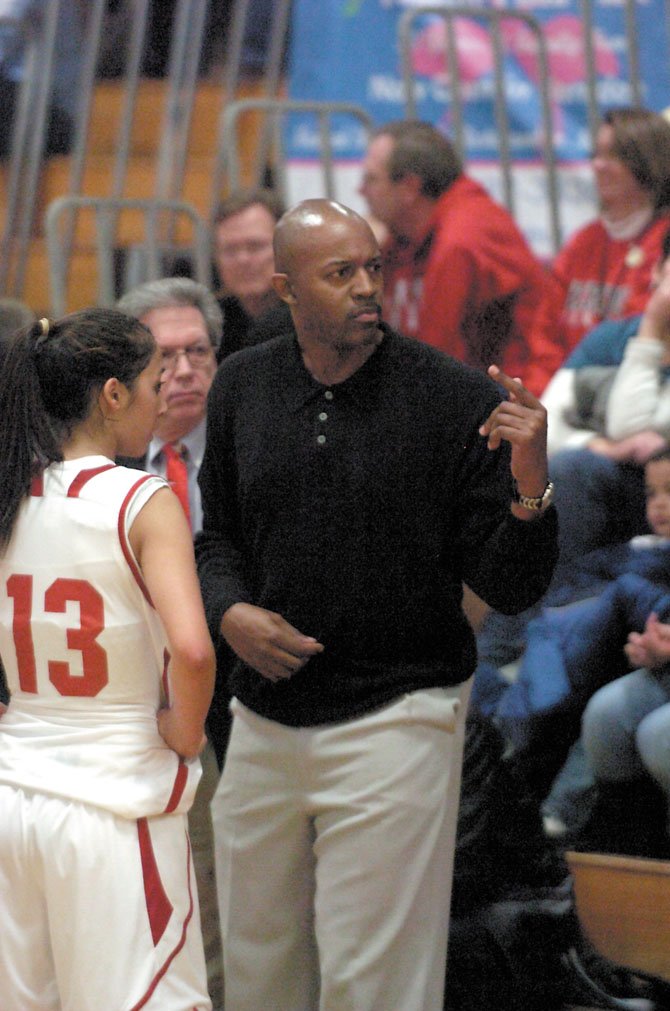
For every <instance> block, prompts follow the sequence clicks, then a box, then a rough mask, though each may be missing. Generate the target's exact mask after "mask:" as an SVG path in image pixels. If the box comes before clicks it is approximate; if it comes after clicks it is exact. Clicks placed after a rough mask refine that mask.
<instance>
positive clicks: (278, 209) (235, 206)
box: [212, 188, 286, 225]
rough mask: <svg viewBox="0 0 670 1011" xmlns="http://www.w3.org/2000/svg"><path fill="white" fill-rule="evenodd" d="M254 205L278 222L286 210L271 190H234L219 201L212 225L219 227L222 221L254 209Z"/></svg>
mask: <svg viewBox="0 0 670 1011" xmlns="http://www.w3.org/2000/svg"><path fill="white" fill-rule="evenodd" d="M256 204H260V205H261V207H264V208H265V210H266V211H268V213H269V214H270V215H271V216H272V217H273V218H274V219H275V221H279V219H280V218H281V216H282V214H283V213H284V211H285V210H286V208H285V206H284V202H283V200H282V199H281V197H279V196H278V195H277V194H276V193H275V192H274V191H273V190H267V189H262V188H261V189H248V190H236V191H235V192H234V193H231V194H230V196H228V197H226V198H225V200H222V201H221V203H220V204H219V206H218V207H217V209H216V211H215V212H214V217H213V218H212V224H213V225H220V224H221V222H222V221H226V220H227V219H228V218H232V217H233V215H234V214H241V213H242V211H246V210H247V208H249V207H255V206H256Z"/></svg>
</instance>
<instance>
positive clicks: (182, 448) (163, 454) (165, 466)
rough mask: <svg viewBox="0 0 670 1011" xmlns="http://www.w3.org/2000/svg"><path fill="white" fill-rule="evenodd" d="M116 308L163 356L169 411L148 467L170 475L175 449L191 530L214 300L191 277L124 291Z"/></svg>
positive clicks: (214, 345)
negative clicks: (145, 330)
mask: <svg viewBox="0 0 670 1011" xmlns="http://www.w3.org/2000/svg"><path fill="white" fill-rule="evenodd" d="M117 308H118V309H120V310H121V311H122V312H125V313H127V314H128V315H129V316H135V317H136V318H137V319H139V320H140V322H141V323H144V324H145V326H148V327H149V329H150V330H151V332H152V333H153V335H154V337H155V339H156V342H157V344H158V346H159V347H160V348H161V350H162V352H163V360H164V364H165V380H164V385H163V394H164V397H165V401H166V406H167V410H166V412H165V414H163V415H162V417H161V418H160V419H159V422H158V427H157V429H156V431H155V433H154V437H153V439H152V440H151V444H150V445H149V449H148V452H147V457H146V460H145V461H144V462H145V464H146V466H147V467H149V468H150V469H151V470H152V472H154V473H156V474H160V475H161V477H165V476H168V473H167V472H168V470H170V469H171V465H170V459H171V457H172V450H173V448H174V447H178V448H179V452H180V453H181V455H182V460H183V463H185V464H186V469H187V471H188V492H187V495H186V496H184V505H185V511H187V513H188V515H189V520H190V523H191V529H192V530H193V532H194V533H195V532H197V531H198V530H199V529H200V527H201V525H202V509H201V505H200V490H199V488H198V482H197V477H198V470H199V467H200V463H201V460H202V456H203V453H204V448H205V412H206V408H207V394H208V393H209V388H210V386H211V384H212V379H213V378H214V372H215V371H216V353H217V350H218V347H219V344H220V341H221V332H222V325H223V324H222V316H221V310H220V309H219V306H218V304H217V301H216V299H215V298H214V296H213V295H212V293H211V292H210V291H209V289H208V288H205V287H204V285H202V284H198V282H196V281H193V280H192V279H191V278H186V277H167V278H161V279H160V280H158V281H148V282H146V283H145V284H141V285H138V286H137V287H136V288H133V289H132V290H131V291H129V292H127V293H126V294H125V295H123V296H122V298H121V299H120V300H119V302H118V304H117Z"/></svg>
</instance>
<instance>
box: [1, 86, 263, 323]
mask: <svg viewBox="0 0 670 1011" xmlns="http://www.w3.org/2000/svg"><path fill="white" fill-rule="evenodd" d="M166 88H167V84H166V82H165V81H163V80H156V79H146V80H143V81H141V82H140V86H139V91H138V95H137V103H136V107H135V115H134V120H133V132H132V143H131V156H130V161H129V165H128V174H127V179H126V185H125V188H124V191H123V194H122V196H124V197H140V198H146V197H153V196H155V195H156V191H155V186H156V178H157V172H158V150H159V145H160V131H161V127H162V123H163V114H164V104H165V94H166ZM259 90H260V85H259V84H255V83H252V84H247V85H245V84H243V85H241V86H240V88H239V89H238V93H237V95H236V97H237V98H245V97H250V96H252V95H257V94H259ZM222 101H223V89H222V87H221V86H220V85H217V84H213V83H211V82H207V81H203V82H200V83H199V85H198V89H197V93H196V96H195V102H194V109H193V116H192V123H191V133H190V140H189V155H188V162H187V166H186V172H185V176H184V186H183V191H182V193H181V195H180V199H181V200H184V201H187V202H189V203H191V204H193V205H194V206H195V207H196V209H197V210H198V211H199V212H200V213H201V214H202V215H203V216H204V217H205V218H206V217H207V216H208V213H209V209H210V207H209V205H210V201H211V179H212V167H213V164H214V158H215V149H216V141H217V133H218V120H219V115H220V111H221V106H222ZM123 102H124V90H123V84H122V82H120V81H115V80H111V81H100V82H98V84H97V85H96V88H95V93H94V97H93V106H92V114H91V122H90V128H89V137H88V144H87V157H86V164H85V170H84V179H83V184H82V189H81V192H82V193H83V194H84V195H86V196H100V197H106V196H110V195H111V194H112V191H113V171H114V156H115V145H116V144H117V140H118V129H119V124H120V122H121V116H122V108H123ZM241 125H242V129H241V133H240V152H239V155H240V160H241V166H242V179H243V182H244V183H245V184H246V183H249V182H250V181H251V176H252V169H253V160H254V155H255V151H256V141H257V137H258V127H259V123H258V119H257V118H254V117H253V115H251V114H250V115H249V117H248V120H246V119H245V120H244V121H243V123H242V124H241ZM69 180H70V158H69V157H68V156H54V157H51V158H49V159H48V160H47V161H46V162H45V164H44V166H43V169H42V172H41V175H40V184H39V192H38V198H37V208H36V214H35V226H34V235H33V238H32V240H31V251H30V258H29V261H28V269H27V274H26V283H25V290H24V293H23V298H24V299H25V301H26V302H28V304H29V305H31V306H32V307H33V308H34V309H35V310H36V311H37V312H49V310H50V307H49V288H48V276H49V275H48V261H47V253H46V244H45V240H44V232H43V220H44V213H45V210H46V208H47V206H48V205H49V203H50V202H51V201H52V200H54V199H55V198H56V197H58V196H64V195H67V194H68V192H69ZM5 184H6V180H5V178H4V175H3V173H2V170H0V201H1V206H2V207H4V206H6V195H5V192H4V188H5ZM92 233H93V229H92V227H91V220H90V218H89V219H87V217H86V216H84V215H82V216H81V218H80V221H79V223H78V227H77V231H76V235H75V246H74V249H73V258H72V263H73V266H72V271H71V273H72V283H71V285H70V287H69V291H68V309H76V308H81V307H83V306H86V305H90V304H92V303H93V302H94V301H95V297H96V290H97V284H96V282H97V268H96V261H95V253H94V249H93V245H92V243H93V234H92ZM121 238H122V240H123V242H124V243H132V242H139V241H141V240H142V234H141V233H140V232H139V231H138V226H137V225H133V224H132V222H131V221H130V219H128V221H127V222H125V223H124V225H123V232H122V235H121Z"/></svg>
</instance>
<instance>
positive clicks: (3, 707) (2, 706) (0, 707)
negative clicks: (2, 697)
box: [0, 702, 7, 716]
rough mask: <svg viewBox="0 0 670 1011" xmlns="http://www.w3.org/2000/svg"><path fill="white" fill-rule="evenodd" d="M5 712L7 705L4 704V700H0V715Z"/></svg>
mask: <svg viewBox="0 0 670 1011" xmlns="http://www.w3.org/2000/svg"><path fill="white" fill-rule="evenodd" d="M6 712H7V706H6V705H5V703H4V702H0V716H2V714H3V713H6Z"/></svg>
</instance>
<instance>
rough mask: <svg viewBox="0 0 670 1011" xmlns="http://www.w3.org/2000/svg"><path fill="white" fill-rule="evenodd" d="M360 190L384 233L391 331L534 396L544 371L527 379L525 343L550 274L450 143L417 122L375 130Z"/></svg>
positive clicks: (535, 353) (529, 352) (531, 353)
mask: <svg viewBox="0 0 670 1011" xmlns="http://www.w3.org/2000/svg"><path fill="white" fill-rule="evenodd" d="M360 192H361V194H362V195H363V196H364V197H365V199H366V201H367V203H368V206H369V209H370V213H371V214H372V215H373V216H374V217H375V218H376V219H377V220H378V221H379V222H381V223H382V224H383V225H384V226H385V227H386V228H387V229H388V231H389V233H390V237H389V239H388V241H387V243H386V244H385V247H384V248H383V250H382V252H383V254H384V280H385V293H384V318H385V319H386V321H387V322H388V323H389V325H390V326H392V327H395V328H396V329H398V330H400V331H401V332H402V333H404V334H406V335H407V336H409V337H418V338H420V339H421V340H424V341H426V342H427V343H428V344H432V345H434V346H435V347H437V348H440V349H441V350H442V351H445V352H447V353H448V354H450V355H452V356H453V357H454V358H458V359H459V360H460V361H464V362H467V363H468V364H469V365H473V366H474V367H475V368H478V369H482V370H486V368H487V367H488V366H489V365H490V364H491V363H492V362H494V363H495V364H497V365H499V366H500V367H501V368H502V369H503V371H504V372H506V373H507V374H508V375H512V376H519V377H520V378H521V379H522V380H523V382H524V384H525V385H526V386H527V387H528V389H530V390H531V391H532V392H533V393H536V394H539V393H540V391H541V389H542V388H543V387H544V385H545V384H546V382H547V380H548V378H549V373H547V374H546V375H544V376H542V377H540V378H538V376H537V370H535V371H536V378H535V381H534V383H531V384H529V383H528V367H529V364H530V363H531V361H534V360H535V359H539V358H540V357H541V356H540V349H538V348H536V347H534V346H533V344H532V343H530V342H529V339H528V338H529V334H530V329H531V323H532V320H533V318H534V316H535V313H536V310H537V308H538V306H539V304H540V301H541V299H542V298H543V296H544V295H545V291H546V288H547V286H548V285H549V284H550V283H551V282H550V279H549V276H548V273H547V272H546V271H545V269H544V268H543V267H542V265H541V264H540V263H539V261H538V260H537V259H536V257H535V256H534V254H533V253H532V252H531V250H530V248H529V246H528V244H527V242H526V240H525V239H524V237H523V235H522V234H521V232H520V231H519V229H518V228H517V226H516V224H515V223H514V220H513V219H512V217H511V215H510V214H509V212H508V211H507V210H505V208H503V207H501V206H500V205H499V204H497V203H495V201H494V200H492V199H491V197H490V196H489V195H488V193H487V192H486V190H485V189H484V188H483V187H482V186H480V185H479V183H477V182H475V181H474V179H471V178H469V177H468V176H467V175H465V174H464V172H463V166H462V165H461V161H460V159H459V157H458V155H457V153H456V151H455V150H454V148H453V146H452V145H451V143H450V142H449V141H448V140H447V139H446V137H444V136H443V135H442V134H441V133H439V131H438V130H436V129H435V128H434V127H432V126H430V125H429V124H428V123H422V122H417V121H414V120H399V121H396V122H393V123H387V124H386V125H385V126H382V127H380V129H379V130H377V132H376V134H375V135H374V136H373V138H372V140H371V142H370V146H369V148H368V152H367V155H366V158H365V161H364V165H363V179H362V183H361V187H360ZM545 339H546V340H549V341H551V340H553V338H552V337H551V336H549V337H547V338H545ZM547 357H548V358H550V359H552V360H553V358H554V357H555V355H554V354H549V353H548V354H547Z"/></svg>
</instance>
